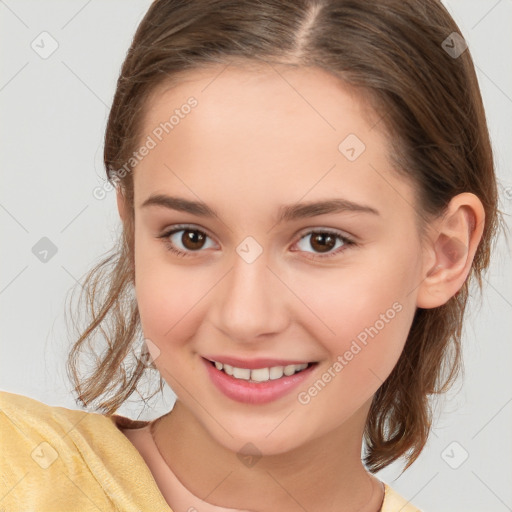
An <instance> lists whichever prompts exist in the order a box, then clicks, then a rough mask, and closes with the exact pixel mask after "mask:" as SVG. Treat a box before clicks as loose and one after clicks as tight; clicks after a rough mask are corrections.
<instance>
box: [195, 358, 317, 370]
mask: <svg viewBox="0 0 512 512" xmlns="http://www.w3.org/2000/svg"><path fill="white" fill-rule="evenodd" d="M204 358H205V359H208V360H210V361H217V362H219V363H222V364H229V365H230V366H234V367H235V368H247V369H249V370H253V369H255V368H270V367H272V366H288V365H290V364H307V363H312V362H313V361H299V360H298V359H295V360H287V359H270V358H267V357H259V358H255V359H240V358H238V357H231V356H220V355H219V356H217V355H213V356H204Z"/></svg>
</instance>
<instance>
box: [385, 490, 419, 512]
mask: <svg viewBox="0 0 512 512" xmlns="http://www.w3.org/2000/svg"><path fill="white" fill-rule="evenodd" d="M384 491H385V492H384V502H383V504H382V509H381V512H421V510H420V509H419V508H416V507H415V506H414V505H413V504H412V503H411V502H410V501H407V500H406V499H405V498H404V497H403V496H401V495H400V494H398V493H397V492H396V491H394V490H393V489H392V488H391V487H390V486H389V485H388V484H384Z"/></svg>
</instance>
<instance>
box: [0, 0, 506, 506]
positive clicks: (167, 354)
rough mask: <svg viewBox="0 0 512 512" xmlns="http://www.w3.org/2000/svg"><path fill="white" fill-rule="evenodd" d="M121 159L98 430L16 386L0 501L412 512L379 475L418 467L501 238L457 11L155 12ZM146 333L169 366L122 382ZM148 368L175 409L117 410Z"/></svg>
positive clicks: (102, 281)
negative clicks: (474, 294) (151, 413)
mask: <svg viewBox="0 0 512 512" xmlns="http://www.w3.org/2000/svg"><path fill="white" fill-rule="evenodd" d="M105 166H106V170H107V175H108V177H109V179H110V183H112V184H115V185H116V189H117V204H118V209H119V214H120V218H121V220H122V224H123V236H122V238H121V240H120V243H119V246H118V248H117V251H116V252H115V253H114V254H113V255H112V256H111V257H109V258H108V259H106V260H105V261H104V262H103V263H102V264H101V265H99V266H98V267H96V268H95V269H93V270H92V271H91V273H90V275H89V276H88V279H87V281H86V283H85V288H84V289H85V292H84V293H85V297H86V298H87V300H88V306H89V308H90V312H91V321H90V324H89V325H88V326H87V329H86V330H85V331H84V332H83V334H82V336H81V337H80V339H79V340H78V341H77V342H76V344H75V346H74V347H73V349H72V352H71V354H70V358H69V370H70V374H71V376H72V378H73V379H74V384H75V389H76V392H77V394H78V399H79V401H80V403H81V404H83V405H85V406H87V405H88V404H92V403H93V402H94V401H97V400H98V399H100V400H99V403H98V405H97V407H96V410H98V411H100V412H101V413H102V414H98V413H95V412H85V411H71V410H68V409H63V408H58V407H49V406H46V405H44V404H41V403H39V402H36V401H34V400H32V399H29V398H26V397H22V396H19V395H14V394H9V393H1V394H0V407H1V408H2V410H3V411H4V413H5V414H4V416H3V417H2V423H1V429H2V430H1V431H2V434H3V444H4V445H5V447H3V453H2V459H1V460H2V468H1V470H2V474H3V479H2V485H3V487H2V489H1V490H2V496H3V501H0V505H1V506H3V507H4V508H5V509H6V510H15V509H16V508H15V507H16V506H18V509H20V508H21V509H23V510H26V509H30V508H36V509H37V510H40V511H44V510H48V511H49V510H89V509H90V510H93V509H94V510H97V509H100V510H133V511H135V510H173V511H174V512H182V511H189V512H190V511H193V510H197V511H226V510H229V511H234V510H236V511H240V510H244V511H247V510H251V511H263V512H270V511H274V510H285V511H299V510H300V511H304V510H307V511H317V510H318V511H319V510H321V511H323V512H331V511H332V512H334V511H336V512H349V511H350V512H354V511H359V512H375V511H379V510H380V511H382V512H398V511H399V510H400V511H402V512H405V511H408V512H410V511H415V510H417V508H415V507H414V506H413V505H412V504H410V503H408V502H406V500H405V499H403V498H402V497H400V496H399V495H398V494H397V493H396V492H394V491H393V490H392V489H391V488H390V487H389V486H388V485H386V484H384V483H383V482H381V481H380V480H379V479H378V478H376V477H375V476H374V475H373V473H375V472H376V471H378V470H380V469H382V468H384V467H386V466H387V465H388V464H390V463H391V462H392V461H395V460H397V459H398V458H400V457H404V458H405V460H406V467H408V466H409V465H410V464H412V462H414V460H416V458H417V457H418V455H419V453H420V452H421V450H422V449H423V447H424V445H425V443H426V440H427V437H428V434H429V430H430V426H431V416H430V409H429V396H430V395H432V394H436V393H440V392H442V391H444V390H445V389H446V388H447V387H448V385H449V384H450V383H451V381H452V380H453V378H454V377H455V375H456V374H457V369H458V365H459V362H460V361H459V357H460V355H459V346H460V345H459V343H460V330H461V325H462V318H463V313H464V309H465V305H466V300H467V297H468V285H469V283H470V282H471V280H472V279H475V278H476V279H477V281H479V280H480V276H481V273H482V271H483V270H484V269H485V268H486V267H487V266H488V263H489V256H490V245H491V242H492V239H493V236H494V234H495V230H496V225H497V208H496V202H497V192H496V181H495V176H494V166H493V158H492V152H491V146H490V141H489V135H488V131H487V126H486V120H485V115H484V111H483V107H482V101H481V97H480V92H479V88H478V84H477V79H476V76H475V72H474V67H473V64H472V60H471V57H470V54H469V52H468V50H467V48H466V47H465V44H464V40H463V38H462V36H461V35H460V33H459V30H458V27H457V26H456V24H455V23H454V21H453V20H452V18H451V17H450V16H449V14H448V13H447V11H446V10H445V8H444V7H443V6H442V5H441V3H439V2H437V1H435V0H429V1H425V2H417V1H413V0H407V1H404V0H382V1H379V2H365V1H362V0H360V1H358V0H351V1H348V0H317V1H313V0H302V1H267V0H265V1H262V0H259V1H236V2H234V1H228V0H219V1H198V0H194V1H187V2H177V1H169V0H156V1H155V2H153V4H152V5H151V7H150V9H149V11H148V12H147V14H146V16H145V17H144V19H143V20H142V22H141V24H140V26H139V27H138V29H137V32H136V34H135V37H134V39H133V42H132V45H131V47H130V49H129V51H128V54H127V57H126V60H125V62H124V65H123V68H122V70H121V75H120V77H119V80H118V83H117V90H116V94H115V98H114V102H113V105H112V109H111V112H110V117H109V121H108V126H107V130H106V137H105ZM102 292H104V293H102ZM98 334H100V335H101V336H103V337H104V338H105V339H106V340H107V342H108V350H106V351H104V352H103V353H100V352H99V351H98V353H97V357H96V360H97V365H96V367H94V368H92V371H91V373H90V374H89V375H88V376H87V377H83V376H82V375H81V373H80V371H79V370H78V358H79V356H80V353H81V352H82V351H83V350H84V349H85V346H86V344H88V343H89V342H90V341H91V339H93V338H94V337H95V336H97V335H98ZM142 339H144V343H145V347H146V348H147V351H148V352H149V355H150V356H151V363H150V364H148V359H146V358H137V359H136V360H135V361H134V364H133V367H132V368H128V369H127V367H126V364H125V361H126V359H127V358H128V357H129V356H130V355H133V353H134V350H135V347H136V344H137V341H141V340H142ZM150 369H153V370H155V369H156V370H158V372H159V374H160V384H161V385H162V384H163V381H165V382H167V384H169V386H170V387H171V388H172V389H173V391H174V392H175V393H176V395H177V401H176V403H175V405H174V407H173V408H172V410H171V411H170V412H169V413H167V414H165V415H164V416H162V417H160V418H157V419H156V420H154V421H151V422H140V421H132V420H130V419H128V418H123V417H122V416H119V415H116V414H115V412H116V411H117V409H118V408H119V406H120V405H121V404H122V403H123V402H124V401H125V400H126V399H127V398H128V397H129V396H130V395H131V394H132V393H133V391H134V390H135V389H136V388H137V383H138V382H139V380H140V378H141V376H142V375H143V374H144V373H145V372H146V371H148V370H150ZM446 369H448V371H446ZM362 450H363V456H362Z"/></svg>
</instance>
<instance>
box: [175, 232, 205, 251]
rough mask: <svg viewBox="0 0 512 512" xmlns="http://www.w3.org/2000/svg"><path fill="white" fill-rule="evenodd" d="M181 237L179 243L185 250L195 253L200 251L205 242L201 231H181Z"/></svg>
mask: <svg viewBox="0 0 512 512" xmlns="http://www.w3.org/2000/svg"><path fill="white" fill-rule="evenodd" d="M182 231H183V235H182V236H181V243H182V244H183V247H185V249H188V250H190V251H197V250H198V249H201V248H202V247H203V245H204V242H205V240H206V235H205V234H204V233H201V231H197V230H195V229H194V230H193V229H183V230H182Z"/></svg>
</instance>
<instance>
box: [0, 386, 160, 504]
mask: <svg viewBox="0 0 512 512" xmlns="http://www.w3.org/2000/svg"><path fill="white" fill-rule="evenodd" d="M114 417H116V416H114ZM114 417H108V416H104V415H102V414H98V413H94V412H87V411H82V410H72V409H67V408H64V407H56V406H51V405H47V404H44V403H42V402H40V401H38V400H35V399H33V398H29V397H27V396H23V395H19V394H15V393H9V392H6V391H0V475H1V477H0V497H1V501H0V510H5V511H10V510H20V509H23V510H36V509H37V510H38V511H41V512H46V511H50V510H52V511H64V510H70V509H71V508H72V509H73V510H84V511H87V510H98V508H99V509H100V510H104V511H113V510H118V509H121V510H127V509H131V508H132V507H133V506H134V503H137V504H139V501H137V500H138V497H137V492H136V491H137V484H135V486H134V480H135V481H137V482H139V480H140V479H141V475H142V479H141V481H142V482H144V483H145V484H146V485H148V486H150V485H151V475H150V474H149V475H148V474H147V471H148V469H147V466H145V464H144V462H143V460H142V459H141V457H140V455H139V453H138V452H137V450H136V449H135V448H134V447H133V445H132V444H131V443H130V441H129V440H128V439H127V438H126V437H125V436H124V435H123V433H122V432H121V431H120V429H119V428H118V427H117V425H116V423H115V422H114ZM117 418H118V417H117ZM128 421H129V420H128ZM132 470H135V473H133V472H132ZM137 470H140V474H139V473H138V472H137ZM146 489H147V488H146ZM146 489H142V488H141V489H140V493H139V494H140V495H142V494H143V492H142V491H145V490H146ZM139 498H140V496H139ZM156 498H158V496H157V497H156ZM143 504H146V503H143V502H140V505H143ZM20 507H21V508H20Z"/></svg>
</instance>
